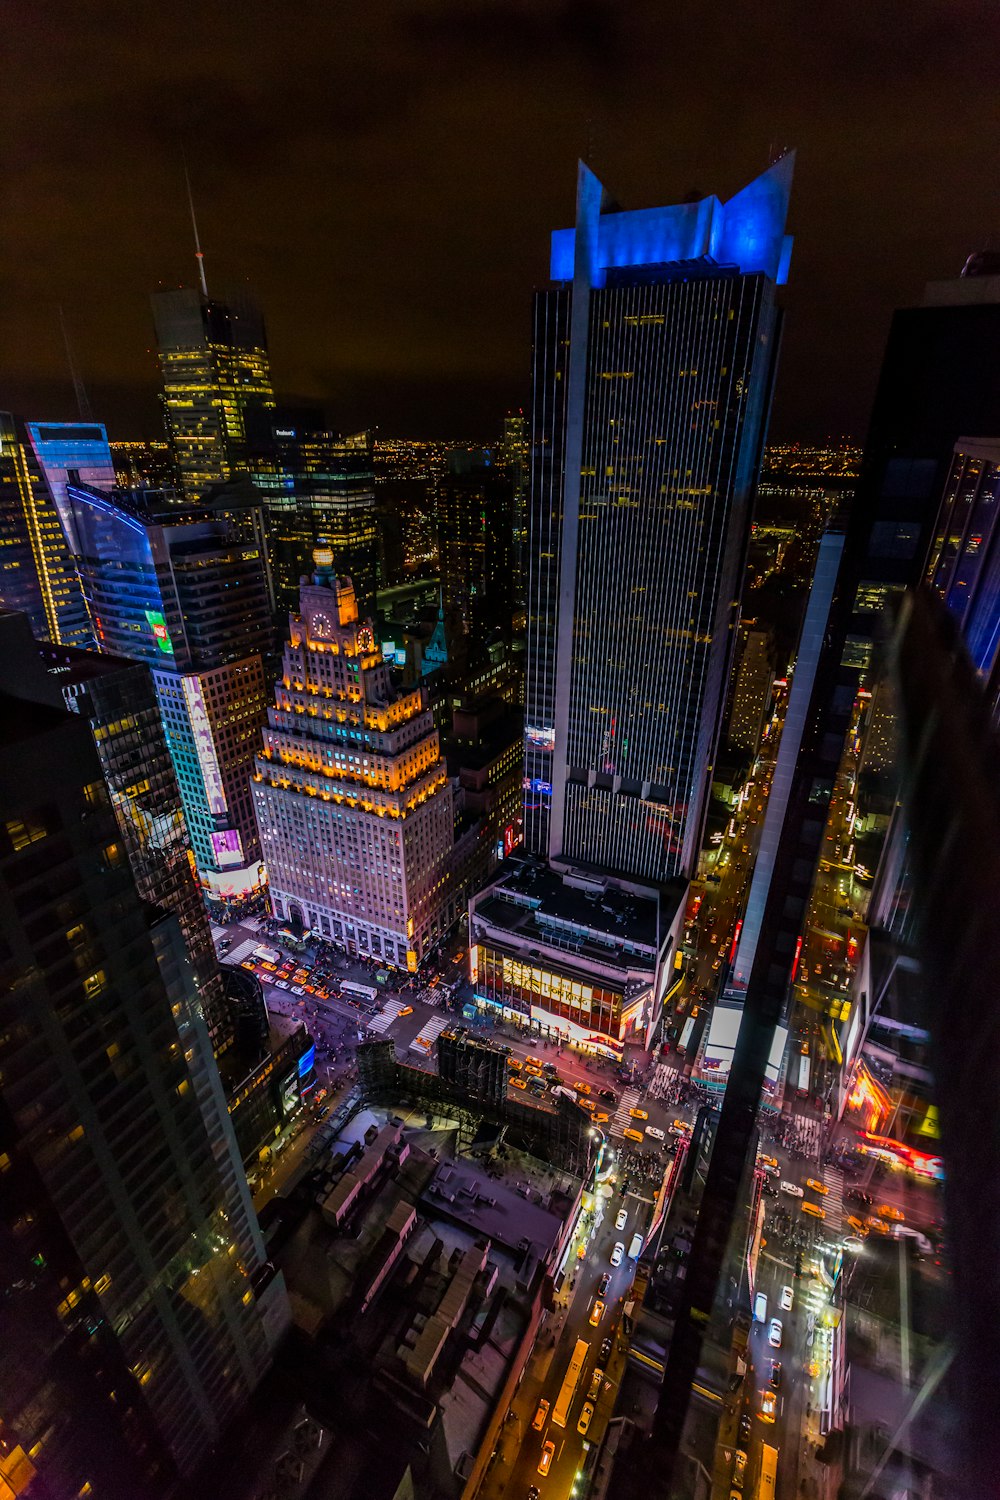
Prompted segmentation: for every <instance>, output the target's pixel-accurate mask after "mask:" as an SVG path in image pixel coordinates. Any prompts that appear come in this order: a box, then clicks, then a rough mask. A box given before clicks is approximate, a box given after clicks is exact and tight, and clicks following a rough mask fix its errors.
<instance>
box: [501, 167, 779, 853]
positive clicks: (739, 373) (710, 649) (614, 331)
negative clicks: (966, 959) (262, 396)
mask: <svg viewBox="0 0 1000 1500" xmlns="http://www.w3.org/2000/svg"><path fill="white" fill-rule="evenodd" d="M792 169H793V158H792V157H791V156H785V157H783V158H782V159H781V160H780V161H778V162H776V163H775V164H774V165H773V166H772V167H770V168H769V169H768V171H766V172H765V173H764V174H763V175H762V176H761V177H759V178H758V179H757V180H756V181H755V182H752V183H750V185H749V186H748V187H746V188H744V189H743V190H742V192H740V193H738V194H737V195H736V196H735V197H734V198H732V199H730V200H729V202H728V203H725V204H723V203H721V202H720V201H719V200H718V199H717V198H715V197H709V198H705V199H702V200H701V201H700V202H694V203H683V204H678V205H675V206H672V207H667V208H655V209H646V210H641V211H639V212H634V213H626V212H622V211H620V210H618V209H616V208H613V207H611V206H610V204H609V203H608V202H607V201H606V198H605V194H604V190H603V188H602V186H601V184H600V183H599V182H598V180H597V178H596V177H594V175H593V174H592V173H591V172H590V171H589V170H588V169H587V168H586V167H584V166H581V168H580V177H579V189H578V198H577V222H576V227H575V229H569V230H561V231H558V232H556V233H555V234H554V235H553V239H552V266H551V277H552V281H553V283H554V286H553V287H552V288H551V289H549V290H546V291H543V292H540V293H539V294H538V296H537V297H536V303H535V346H534V377H533V405H532V439H531V446H532V459H531V464H532V472H531V500H530V537H531V543H530V549H529V550H530V570H531V571H530V580H529V589H528V687H527V703H526V727H525V737H526V757H525V831H526V839H527V842H528V846H529V847H530V848H532V849H533V850H535V851H537V852H539V853H545V852H547V853H548V854H549V855H550V856H551V857H553V858H557V857H559V858H564V859H567V860H573V861H577V862H583V863H596V864H599V865H601V866H603V867H605V868H608V869H611V870H614V871H617V872H619V873H623V874H628V875H633V876H638V877H641V878H643V879H654V880H660V879H665V878H669V877H671V876H674V875H676V874H679V873H681V872H684V871H686V870H689V869H690V868H691V867H692V865H693V863H694V861H695V858H696V856H697V851H698V847H699V842H700V835H701V829H702V824H703V820H704V809H705V803H706V798H707V795H708V787H709V784H710V780H711V776H710V768H711V764H712V760H713V757H714V754H715V746H716V742H717V739H718V733H719V722H720V718H721V714H722V709H723V704H724V697H725V683H726V676H727V671H728V667H729V662H730V656H731V649H732V635H733V627H734V625H735V622H736V618H737V612H738V593H739V588H740V581H741V574H742V568H743V562H744V556H745V550H746V543H747V536H748V531H749V521H750V502H751V496H752V491H753V485H754V482H755V478H756V474H757V467H758V462H759V458H760V453H761V447H762V443H763V438H764V431H765V426H766V422H767V416H768V410H769V407H770V400H771V390H772V384H773V377H774V368H775V358H776V354H777V347H778V330H779V312H778V309H777V306H776V303H775V288H776V286H777V285H779V284H780V283H781V282H783V281H784V279H785V276H786V272H787V266H788V259H789V255H790V248H791V245H790V240H789V239H788V237H787V236H786V235H785V233H784V226H785V218H786V213H787V207H788V199H789V193H790V189H791V181H792Z"/></svg>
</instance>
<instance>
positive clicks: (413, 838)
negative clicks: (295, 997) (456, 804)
mask: <svg viewBox="0 0 1000 1500" xmlns="http://www.w3.org/2000/svg"><path fill="white" fill-rule="evenodd" d="M316 556H317V567H318V571H317V572H316V573H315V574H314V575H313V578H312V581H311V582H309V583H303V585H302V588H301V590H300V598H299V613H298V614H293V615H292V616H291V617H290V630H289V642H288V645H287V646H286V647H285V655H284V670H283V673H282V678H281V680H280V681H279V683H278V684H277V687H276V689H275V706H274V707H273V708H271V709H269V710H268V722H267V726H266V728H265V730H264V746H263V750H262V752H261V753H260V755H258V757H257V760H256V766H255V774H254V783H253V795H254V806H255V810H256V814H257V824H258V827H259V829H260V839H261V848H262V851H263V856H264V860H265V863H266V865H267V870H268V876H269V879H270V889H271V903H272V906H273V909H274V914H275V916H277V917H278V918H280V919H281V920H283V921H294V920H295V919H296V918H298V919H299V920H301V922H302V924H303V926H305V927H308V928H311V929H312V930H313V931H314V932H315V933H316V935H317V936H319V937H322V938H325V939H326V940H327V941H328V942H331V943H333V944H334V945H336V946H338V947H340V948H343V949H344V950H345V951H346V952H349V953H358V954H362V955H365V956H369V957H371V958H374V959H377V960H380V961H385V962H386V963H389V964H393V965H395V966H396V967H398V968H409V969H411V970H413V969H416V968H417V967H418V966H419V964H420V962H421V960H422V959H423V957H424V956H425V954H426V953H427V952H428V950H429V949H430V948H431V947H432V946H433V944H434V942H435V941H436V940H437V938H438V937H439V936H440V935H441V933H442V931H443V923H444V917H445V902H446V898H447V893H448V886H449V880H450V866H451V853H452V847H453V844H454V815H453V810H452V790H451V786H450V784H449V781H448V775H447V771H446V768H445V764H444V762H443V760H442V759H441V754H440V749H439V745H438V735H437V731H436V729H435V728H434V722H433V717H432V715H431V712H430V710H429V709H428V707H427V705H426V702H425V699H424V696H423V693H422V691H421V689H419V688H416V689H414V690H412V691H409V692H402V693H401V692H399V691H398V690H397V689H396V688H395V687H394V686H393V683H392V679H391V676H390V672H389V668H388V667H387V666H386V665H385V663H384V662H383V660H382V652H381V650H380V648H379V646H378V644H377V642H376V640H375V633H374V630H373V628H372V625H371V622H370V621H359V619H358V610H357V603H356V601H355V597H354V589H353V587H352V585H351V581H350V579H337V578H335V577H334V576H333V573H332V571H330V570H329V567H328V566H326V564H327V563H328V558H327V557H325V556H324V555H323V554H322V553H317V555H316Z"/></svg>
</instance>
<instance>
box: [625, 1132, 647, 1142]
mask: <svg viewBox="0 0 1000 1500" xmlns="http://www.w3.org/2000/svg"><path fill="white" fill-rule="evenodd" d="M622 1135H623V1136H624V1137H625V1139H626V1140H627V1141H638V1142H639V1144H640V1145H641V1144H642V1142H643V1140H644V1139H645V1137H644V1136H643V1133H642V1131H641V1130H623V1131H622Z"/></svg>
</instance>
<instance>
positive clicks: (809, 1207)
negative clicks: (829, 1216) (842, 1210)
mask: <svg viewBox="0 0 1000 1500" xmlns="http://www.w3.org/2000/svg"><path fill="white" fill-rule="evenodd" d="M799 1207H800V1208H801V1210H802V1212H803V1213H804V1214H810V1215H811V1216H812V1218H814V1219H825V1218H826V1209H825V1208H820V1206H819V1204H818V1203H800V1204H799Z"/></svg>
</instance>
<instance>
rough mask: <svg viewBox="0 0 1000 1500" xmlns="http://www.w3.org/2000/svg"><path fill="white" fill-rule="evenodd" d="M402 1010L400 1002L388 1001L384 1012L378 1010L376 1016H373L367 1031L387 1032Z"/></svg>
mask: <svg viewBox="0 0 1000 1500" xmlns="http://www.w3.org/2000/svg"><path fill="white" fill-rule="evenodd" d="M402 1009H403V1002H402V1000H390V1001H389V1003H388V1005H387V1006H386V1007H385V1009H384V1010H380V1011H379V1013H378V1015H377V1016H373V1017H372V1019H371V1020H370V1021H369V1022H368V1030H369V1031H388V1030H389V1027H390V1026H391V1025H392V1023H393V1021H394V1020H395V1019H396V1017H397V1016H398V1015H399V1012H400V1011H401V1010H402Z"/></svg>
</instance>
